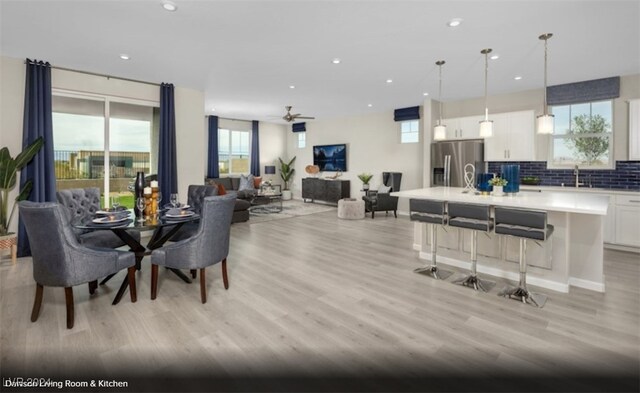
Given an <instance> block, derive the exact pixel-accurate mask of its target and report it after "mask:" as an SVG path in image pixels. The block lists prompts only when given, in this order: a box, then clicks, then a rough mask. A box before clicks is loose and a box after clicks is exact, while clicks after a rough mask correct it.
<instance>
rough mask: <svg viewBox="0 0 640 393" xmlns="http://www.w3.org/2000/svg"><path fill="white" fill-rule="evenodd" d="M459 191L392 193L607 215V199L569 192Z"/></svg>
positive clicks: (601, 196)
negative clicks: (508, 193) (510, 193)
mask: <svg viewBox="0 0 640 393" xmlns="http://www.w3.org/2000/svg"><path fill="white" fill-rule="evenodd" d="M463 190H464V189H463V188H457V187H433V188H421V189H416V190H407V191H399V192H393V193H391V195H393V196H397V197H400V198H417V199H437V200H444V201H449V202H463V203H477V204H483V205H491V206H505V207H517V208H522V209H532V210H545V211H556V212H567V213H581V214H594V215H601V216H604V215H606V214H607V207H608V205H609V196H606V195H596V194H591V193H571V192H553V191H550V192H522V191H521V192H519V193H517V194H515V195H513V196H490V195H475V194H472V193H466V194H463V193H462V191H463Z"/></svg>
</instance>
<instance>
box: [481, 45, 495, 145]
mask: <svg viewBox="0 0 640 393" xmlns="http://www.w3.org/2000/svg"><path fill="white" fill-rule="evenodd" d="M480 53H482V54H483V55H484V120H482V121H481V122H480V137H482V138H488V137H490V136H492V135H493V121H492V120H489V105H488V104H487V102H488V95H487V80H488V77H489V53H491V49H490V48H487V49H483V50H481V51H480Z"/></svg>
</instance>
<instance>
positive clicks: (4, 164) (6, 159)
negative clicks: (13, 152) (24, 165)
mask: <svg viewBox="0 0 640 393" xmlns="http://www.w3.org/2000/svg"><path fill="white" fill-rule="evenodd" d="M5 152H6V154H5ZM15 175H16V161H15V160H14V159H13V158H11V156H10V155H9V149H7V148H4V149H2V151H0V189H3V190H9V189H11V188H13V187H14V186H15V184H16V176H15Z"/></svg>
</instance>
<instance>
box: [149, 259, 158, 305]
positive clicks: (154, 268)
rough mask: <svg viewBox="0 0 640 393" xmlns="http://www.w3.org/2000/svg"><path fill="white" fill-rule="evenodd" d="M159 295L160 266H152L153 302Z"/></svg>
mask: <svg viewBox="0 0 640 393" xmlns="http://www.w3.org/2000/svg"><path fill="white" fill-rule="evenodd" d="M157 294H158V265H151V300H155V299H156V295H157Z"/></svg>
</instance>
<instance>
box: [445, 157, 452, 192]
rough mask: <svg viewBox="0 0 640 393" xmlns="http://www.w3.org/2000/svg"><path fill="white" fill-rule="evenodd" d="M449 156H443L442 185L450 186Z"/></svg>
mask: <svg viewBox="0 0 640 393" xmlns="http://www.w3.org/2000/svg"><path fill="white" fill-rule="evenodd" d="M450 171H451V156H450V155H446V156H444V186H445V187H449V186H451V173H450Z"/></svg>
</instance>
